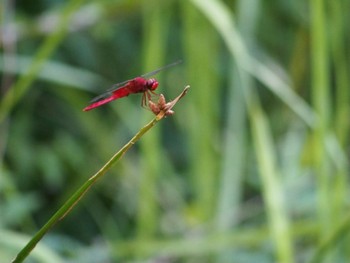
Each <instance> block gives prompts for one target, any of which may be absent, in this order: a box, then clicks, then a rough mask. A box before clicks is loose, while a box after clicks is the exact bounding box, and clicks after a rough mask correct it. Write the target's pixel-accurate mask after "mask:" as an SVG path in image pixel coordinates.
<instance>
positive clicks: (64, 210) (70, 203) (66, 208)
mask: <svg viewBox="0 0 350 263" xmlns="http://www.w3.org/2000/svg"><path fill="white" fill-rule="evenodd" d="M164 114H165V113H164V112H163V111H162V112H161V113H159V114H158V115H157V116H156V117H155V118H154V119H153V120H152V121H151V122H149V123H148V124H147V125H146V126H144V127H143V128H142V129H141V130H140V131H139V132H138V133H137V134H136V135H135V136H134V137H133V138H132V139H131V140H130V141H129V142H128V143H127V144H126V145H125V146H124V147H123V148H121V149H120V150H119V151H118V152H117V153H116V154H115V155H114V156H113V157H112V158H111V159H110V160H109V161H108V162H107V163H106V164H105V165H104V166H103V167H102V168H101V169H100V170H99V171H98V172H97V173H96V174H94V175H93V176H92V177H91V178H90V179H89V180H87V181H86V182H85V183H84V184H83V185H82V186H81V187H80V188H79V189H78V190H77V191H76V192H75V193H74V194H73V195H72V196H71V197H70V198H69V199H68V200H67V202H66V203H65V204H64V205H63V206H62V207H61V208H60V209H59V210H58V211H57V212H56V213H55V214H54V215H53V216H52V217H51V218H50V220H49V221H48V222H47V223H46V224H45V225H44V226H43V227H42V228H41V229H40V230H39V231H38V232H37V233H36V234H35V235H34V237H33V238H32V239H31V240H30V241H29V242H28V244H27V245H26V246H25V247H24V248H23V249H22V250H21V251H20V252H19V253H18V254H17V256H16V258H15V259H14V260H13V261H12V262H13V263H19V262H23V260H24V259H25V258H26V257H27V256H28V255H29V253H30V252H31V251H32V250H33V249H34V247H35V246H36V244H37V243H38V242H39V241H40V240H41V238H42V237H43V236H44V235H45V234H46V233H47V232H48V231H49V230H50V229H51V228H52V227H53V226H54V225H55V224H56V223H57V222H58V221H59V220H61V219H63V218H64V217H65V216H66V215H67V214H68V213H69V212H70V211H71V210H72V209H73V208H74V206H75V205H76V204H77V203H78V202H79V201H80V199H81V198H82V197H83V196H84V195H85V193H86V192H87V191H88V190H89V189H90V187H91V186H92V185H93V184H95V183H96V182H97V180H98V179H100V178H101V177H102V176H103V175H104V174H105V173H106V172H107V171H108V170H109V169H110V168H111V167H112V166H113V165H114V164H115V163H116V162H117V161H118V160H119V159H120V158H121V157H122V156H123V155H124V154H125V153H126V152H127V150H129V148H130V147H131V146H133V145H134V144H135V143H136V142H137V141H138V140H139V139H140V138H141V137H142V136H143V135H144V134H145V133H146V132H148V131H149V130H150V129H151V128H152V127H153V126H154V125H156V124H157V122H158V121H160V120H161V119H162V118H163V117H164Z"/></svg>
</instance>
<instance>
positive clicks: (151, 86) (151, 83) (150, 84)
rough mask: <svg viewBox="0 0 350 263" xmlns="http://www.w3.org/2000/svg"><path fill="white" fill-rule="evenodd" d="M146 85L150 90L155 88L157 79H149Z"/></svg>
mask: <svg viewBox="0 0 350 263" xmlns="http://www.w3.org/2000/svg"><path fill="white" fill-rule="evenodd" d="M147 86H148V87H149V89H150V90H155V89H156V88H157V87H158V81H156V80H155V79H149V80H148V83H147Z"/></svg>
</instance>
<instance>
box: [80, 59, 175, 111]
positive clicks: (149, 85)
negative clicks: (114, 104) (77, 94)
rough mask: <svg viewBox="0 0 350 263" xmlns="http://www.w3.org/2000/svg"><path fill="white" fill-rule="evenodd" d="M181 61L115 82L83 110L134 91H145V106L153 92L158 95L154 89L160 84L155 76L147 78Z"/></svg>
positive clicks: (143, 102) (143, 103)
mask: <svg viewBox="0 0 350 263" xmlns="http://www.w3.org/2000/svg"><path fill="white" fill-rule="evenodd" d="M181 62H182V61H181V60H178V61H176V62H174V63H171V64H169V65H167V66H164V67H162V68H159V69H156V70H154V71H152V72H149V73H147V74H144V75H141V76H140V77H136V78H133V79H130V80H126V81H124V82H121V83H118V84H115V85H113V86H112V88H110V89H109V90H107V91H106V92H105V93H103V94H101V95H99V96H97V97H95V98H93V99H92V100H91V101H90V105H89V106H87V107H85V108H84V109H83V111H89V110H92V109H94V108H97V107H100V106H101V105H104V104H106V103H108V102H111V101H113V100H116V99H120V98H123V97H126V96H129V95H130V94H133V93H143V96H142V103H141V104H142V106H145V105H147V99H148V100H150V99H151V97H152V94H155V95H158V94H156V93H155V92H154V90H155V89H156V88H157V87H158V84H159V83H158V81H157V80H156V79H154V78H151V79H147V78H148V77H150V76H152V75H155V74H157V73H158V72H159V71H161V70H164V69H167V68H170V67H173V66H175V65H177V64H179V63H181Z"/></svg>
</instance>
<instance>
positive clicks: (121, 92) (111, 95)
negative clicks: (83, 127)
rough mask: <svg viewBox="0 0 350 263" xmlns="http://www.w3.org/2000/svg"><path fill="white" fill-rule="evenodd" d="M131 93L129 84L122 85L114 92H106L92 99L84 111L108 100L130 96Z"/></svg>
mask: <svg viewBox="0 0 350 263" xmlns="http://www.w3.org/2000/svg"><path fill="white" fill-rule="evenodd" d="M129 94H130V91H129V89H128V86H127V85H126V86H124V87H121V88H119V89H116V90H115V91H112V92H106V93H104V94H102V95H100V96H97V97H96V98H94V99H92V101H91V104H90V105H89V106H87V107H86V108H84V109H83V111H89V110H92V109H94V108H97V107H100V106H101V105H104V104H106V103H108V102H111V101H113V100H116V99H119V98H123V97H125V96H128V95H129Z"/></svg>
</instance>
